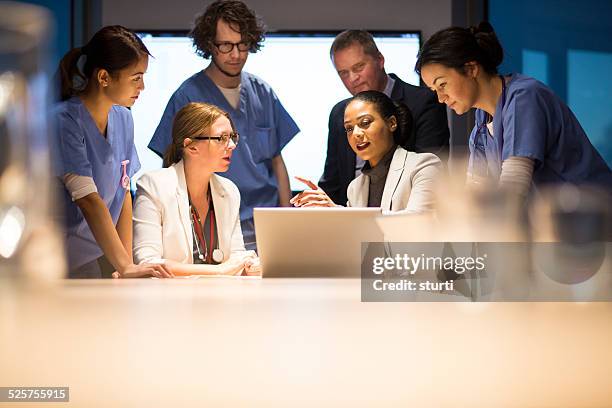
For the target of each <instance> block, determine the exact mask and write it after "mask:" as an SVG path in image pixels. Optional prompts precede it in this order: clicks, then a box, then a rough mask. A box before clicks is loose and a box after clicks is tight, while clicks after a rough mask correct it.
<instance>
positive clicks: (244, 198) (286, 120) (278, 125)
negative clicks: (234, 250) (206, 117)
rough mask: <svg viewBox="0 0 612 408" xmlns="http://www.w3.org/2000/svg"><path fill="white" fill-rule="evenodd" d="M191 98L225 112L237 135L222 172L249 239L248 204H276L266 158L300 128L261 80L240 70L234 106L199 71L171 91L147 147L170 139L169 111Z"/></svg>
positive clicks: (157, 148)
mask: <svg viewBox="0 0 612 408" xmlns="http://www.w3.org/2000/svg"><path fill="white" fill-rule="evenodd" d="M190 102H204V103H209V104H212V105H216V106H218V107H220V108H221V109H223V110H225V111H226V112H228V113H229V114H230V116H231V118H232V121H233V122H234V126H236V130H237V131H238V133H239V134H240V142H239V143H238V146H237V148H236V150H234V153H233V154H232V163H231V165H230V167H229V170H228V171H227V172H225V173H224V174H223V176H224V177H227V178H229V179H230V180H232V181H233V182H234V183H235V184H236V185H237V186H238V189H239V190H240V196H241V201H240V219H241V220H242V222H243V223H242V227H243V231H242V233H243V235H244V240H245V243H247V242H254V234H255V233H254V230H253V223H252V218H253V208H254V207H276V206H277V205H278V185H277V181H276V177H275V176H274V172H273V171H272V162H271V159H272V158H273V157H275V156H278V155H279V154H280V152H281V150H282V149H283V147H285V145H286V144H287V143H289V142H290V141H291V139H293V137H294V136H295V135H296V134H297V133H298V132H299V131H300V129H299V128H298V126H297V124H296V123H295V121H294V120H293V119H292V118H291V116H290V115H289V113H287V111H286V110H285V108H284V107H283V105H282V104H281V102H280V101H279V99H278V97H277V96H276V94H275V93H274V91H273V90H272V88H271V87H270V85H268V84H267V83H266V82H264V81H263V80H262V79H260V78H258V77H256V76H255V75H252V74H249V73H247V72H244V71H243V72H242V74H241V89H240V104H239V107H238V109H234V108H233V107H232V106H231V105H230V104H229V102H228V101H227V99H225V96H223V94H222V93H221V91H220V90H219V88H218V87H217V86H216V85H215V84H214V82H213V81H212V80H211V79H210V78H209V77H208V76H207V75H206V74H205V73H204V71H200V72H198V73H196V74H195V75H193V76H192V77H190V78H188V79H187V80H186V81H185V82H183V83H182V84H181V86H180V87H179V88H178V89H177V90H176V91H175V92H174V94H173V95H172V97H171V98H170V101H169V102H168V105H167V106H166V110H165V111H164V114H163V115H162V118H161V121H160V122H159V125H158V126H157V129H156V130H155V134H154V135H153V138H152V139H151V142H150V143H149V149H151V150H153V151H154V152H156V153H157V154H158V155H160V156H162V155H163V154H164V152H165V151H166V148H167V147H168V145H170V143H171V141H172V122H173V119H174V115H175V114H176V112H178V111H179V110H180V109H181V108H182V107H183V106H185V105H186V104H188V103H190Z"/></svg>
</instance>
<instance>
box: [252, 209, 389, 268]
mask: <svg viewBox="0 0 612 408" xmlns="http://www.w3.org/2000/svg"><path fill="white" fill-rule="evenodd" d="M380 214H381V210H380V208H344V207H343V208H255V210H254V217H255V233H256V236H257V251H258V253H259V257H260V260H261V266H262V270H263V276H264V278H269V277H283V278H286V277H335V278H337V277H359V276H360V274H361V269H360V268H361V260H362V254H361V243H362V242H380V241H382V240H383V235H382V232H381V231H380V228H379V227H378V225H377V224H376V217H377V216H379V215H380Z"/></svg>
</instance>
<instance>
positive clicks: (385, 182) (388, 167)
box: [291, 91, 442, 213]
mask: <svg viewBox="0 0 612 408" xmlns="http://www.w3.org/2000/svg"><path fill="white" fill-rule="evenodd" d="M344 127H345V129H346V135H347V138H348V142H349V145H350V146H351V148H352V149H353V151H355V153H356V154H357V156H358V157H359V158H361V159H362V160H364V161H365V165H364V166H363V169H362V172H361V174H360V175H359V176H358V177H357V178H356V179H355V180H353V181H352V182H351V183H350V184H349V186H348V191H347V197H348V203H347V206H349V207H381V208H382V209H383V211H385V212H399V211H402V212H406V213H423V212H427V211H431V210H433V207H434V182H435V179H436V178H437V177H438V174H439V173H440V170H441V167H442V162H441V161H440V159H439V158H438V157H437V156H436V155H434V154H431V153H415V152H410V151H408V150H406V149H404V148H403V147H401V145H402V144H405V142H406V141H407V139H408V137H410V134H411V132H412V115H411V113H410V111H409V110H408V108H407V107H406V106H405V105H404V104H402V103H400V102H393V101H392V100H391V99H390V98H389V97H388V96H386V95H385V94H384V93H382V92H378V91H365V92H360V93H358V94H357V95H355V96H354V97H353V98H352V99H351V101H350V102H349V103H348V104H347V106H346V109H345V111H344ZM298 180H300V181H302V182H304V183H305V184H306V185H308V187H309V188H310V189H309V190H305V191H303V192H301V193H299V194H298V195H296V196H295V197H293V198H292V199H291V203H292V204H293V205H294V206H296V207H335V206H336V204H334V202H333V201H332V200H331V199H330V198H329V196H328V195H327V194H326V193H325V192H324V191H323V190H322V189H321V188H320V187H318V186H317V185H316V184H314V183H313V182H311V181H309V180H306V179H303V178H299V177H298Z"/></svg>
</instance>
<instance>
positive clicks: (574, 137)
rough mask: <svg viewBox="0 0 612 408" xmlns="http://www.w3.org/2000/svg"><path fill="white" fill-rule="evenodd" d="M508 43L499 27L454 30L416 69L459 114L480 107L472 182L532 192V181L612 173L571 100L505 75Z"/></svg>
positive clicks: (584, 181)
mask: <svg viewBox="0 0 612 408" xmlns="http://www.w3.org/2000/svg"><path fill="white" fill-rule="evenodd" d="M502 60H503V49H502V47H501V44H500V43H499V41H498V40H497V36H496V35H495V33H494V31H493V28H492V27H491V25H490V24H488V23H481V24H480V25H479V26H478V27H477V28H470V29H467V28H459V27H454V28H448V29H445V30H442V31H439V32H437V33H436V34H434V35H433V36H432V37H431V38H430V39H429V40H428V41H427V42H426V43H425V44H424V45H423V48H422V49H421V51H420V53H419V57H418V60H417V63H416V67H415V69H416V71H417V72H419V74H420V75H421V77H422V78H423V81H424V82H425V84H427V86H428V87H430V88H431V89H433V90H434V91H435V92H437V94H438V99H439V100H440V102H443V103H445V104H446V105H447V106H448V107H449V108H450V109H453V110H454V111H455V112H456V113H457V114H463V113H465V112H467V111H469V110H470V109H471V108H476V109H477V110H476V124H475V126H474V129H473V130H472V133H471V135H470V139H469V147H470V160H469V166H468V180H469V181H471V182H473V183H477V184H483V183H492V184H493V185H495V186H497V187H501V188H505V189H509V190H511V191H515V192H517V193H519V194H521V195H527V194H528V192H529V190H530V188H531V185H532V183H533V184H535V185H536V187H537V186H541V185H545V184H548V183H572V184H576V185H595V186H598V187H600V188H603V189H604V190H606V191H608V192H610V191H612V172H611V171H610V168H609V167H608V165H607V164H606V162H605V161H604V160H603V158H602V157H601V156H600V154H599V153H598V152H597V150H596V149H595V148H594V147H593V145H592V144H591V142H590V141H589V139H588V138H587V136H586V134H585V132H584V130H583V129H582V127H581V126H580V123H579V122H578V120H577V119H576V117H575V116H574V114H573V113H572V111H571V110H570V109H569V108H568V107H567V105H566V104H565V103H564V102H563V101H562V100H561V99H560V98H559V97H558V96H557V95H555V94H554V93H553V92H552V90H551V89H550V88H548V87H546V86H545V85H544V84H542V83H541V82H538V81H537V80H535V79H533V78H529V77H527V76H524V75H521V74H511V75H504V76H502V75H499V74H498V72H497V67H498V66H499V64H501V62H502Z"/></svg>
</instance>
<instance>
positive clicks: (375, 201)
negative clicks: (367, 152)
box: [361, 146, 396, 207]
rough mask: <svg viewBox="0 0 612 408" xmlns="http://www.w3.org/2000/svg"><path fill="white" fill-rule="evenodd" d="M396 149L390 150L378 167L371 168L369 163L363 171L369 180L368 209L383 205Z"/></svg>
mask: <svg viewBox="0 0 612 408" xmlns="http://www.w3.org/2000/svg"><path fill="white" fill-rule="evenodd" d="M395 148H396V146H394V147H393V148H392V149H390V150H389V151H388V152H387V154H385V155H384V156H383V158H382V159H381V160H380V162H379V163H378V165H376V167H371V166H370V163H369V162H368V163H366V164H365V165H364V166H363V169H362V170H361V172H362V173H363V174H364V175H365V176H368V178H369V188H368V207H380V205H381V202H382V196H383V191H384V189H385V182H386V181H387V174H389V167H390V166H391V160H393V154H394V153H395Z"/></svg>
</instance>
